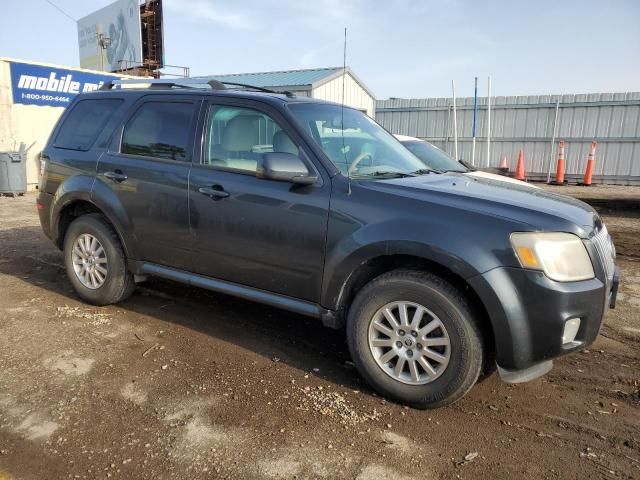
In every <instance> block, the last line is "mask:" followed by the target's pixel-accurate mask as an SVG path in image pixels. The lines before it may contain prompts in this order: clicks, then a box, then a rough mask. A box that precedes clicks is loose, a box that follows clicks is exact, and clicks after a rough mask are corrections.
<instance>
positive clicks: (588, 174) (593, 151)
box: [582, 140, 597, 187]
mask: <svg viewBox="0 0 640 480" xmlns="http://www.w3.org/2000/svg"><path fill="white" fill-rule="evenodd" d="M596 145H597V143H596V141H595V140H594V141H593V142H591V150H590V151H589V159H588V160H587V169H586V170H585V172H584V178H583V179H582V185H584V186H587V187H588V186H589V185H591V180H592V178H593V164H594V163H595V158H594V157H595V155H596Z"/></svg>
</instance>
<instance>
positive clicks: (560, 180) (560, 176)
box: [555, 140, 564, 185]
mask: <svg viewBox="0 0 640 480" xmlns="http://www.w3.org/2000/svg"><path fill="white" fill-rule="evenodd" d="M555 184H556V185H564V140H560V147H559V149H558V168H557V169H556V181H555Z"/></svg>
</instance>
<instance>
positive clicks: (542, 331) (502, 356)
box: [469, 267, 619, 373]
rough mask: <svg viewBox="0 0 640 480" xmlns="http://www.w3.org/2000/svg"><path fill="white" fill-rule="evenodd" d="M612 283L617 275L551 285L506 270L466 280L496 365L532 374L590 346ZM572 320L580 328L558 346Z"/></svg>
mask: <svg viewBox="0 0 640 480" xmlns="http://www.w3.org/2000/svg"><path fill="white" fill-rule="evenodd" d="M618 283H619V273H618V270H617V269H616V273H615V274H614V278H613V280H609V281H602V280H600V279H598V278H594V279H591V280H584V281H579V282H555V281H553V280H550V279H549V278H548V277H547V276H546V275H545V274H544V273H542V272H537V271H533V270H526V269H522V268H512V267H500V268H495V269H493V270H490V271H488V272H486V273H484V274H482V275H478V276H476V277H474V278H472V279H470V280H469V284H470V286H471V287H472V288H473V289H474V290H475V291H476V293H478V295H479V296H480V298H481V299H482V301H483V303H484V305H485V307H486V309H487V312H488V314H489V318H490V320H491V323H492V326H493V332H494V339H495V348H496V362H497V364H498V366H499V367H500V368H501V369H502V370H504V371H509V372H517V371H521V370H529V371H531V370H532V369H533V370H536V366H539V365H540V364H543V363H545V362H547V361H549V360H551V359H553V358H555V357H558V356H560V355H564V354H566V353H570V352H572V351H576V350H580V349H582V348H584V347H585V346H586V345H589V344H590V343H592V342H593V341H594V340H595V339H596V337H597V336H598V333H599V331H600V327H601V325H602V320H603V318H604V313H605V310H606V308H607V307H611V308H613V306H614V305H615V296H616V292H617V285H618ZM573 318H579V319H580V327H579V329H578V331H577V333H576V336H575V338H574V339H573V341H571V342H568V343H563V342H562V337H563V332H564V328H565V322H566V321H567V320H570V319H573ZM538 370H539V371H543V370H545V369H543V368H540V369H538ZM547 370H548V369H547ZM543 373H544V372H543Z"/></svg>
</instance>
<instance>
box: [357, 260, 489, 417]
mask: <svg viewBox="0 0 640 480" xmlns="http://www.w3.org/2000/svg"><path fill="white" fill-rule="evenodd" d="M395 302H406V303H405V305H407V306H406V309H407V310H406V311H407V312H408V314H407V315H406V317H407V318H408V323H411V320H413V319H415V318H416V317H414V316H413V315H414V314H415V313H416V311H417V310H418V307H423V308H424V309H426V313H425V314H424V316H423V317H422V320H420V323H419V324H418V327H419V328H417V329H414V330H412V331H411V332H410V334H411V337H409V334H407V332H406V331H405V332H404V333H405V335H406V336H405V337H401V336H398V333H397V332H400V331H401V329H397V330H393V329H390V328H389V329H387V330H389V331H393V332H394V334H393V335H395V336H392V335H387V334H386V333H380V332H379V331H378V329H377V328H374V327H373V324H374V323H376V325H378V324H380V323H382V325H383V326H385V325H387V326H390V325H391V321H388V320H387V321H385V320H384V318H388V317H386V315H385V314H384V308H389V309H390V311H391V313H392V315H393V317H394V318H396V319H398V316H400V308H404V307H402V306H401V305H398V307H397V308H398V309H397V310H394V308H396V307H395V305H396V303H395ZM421 311H422V310H421ZM472 311H473V310H472V308H471V307H470V305H469V302H468V301H467V299H466V298H465V297H464V296H463V295H462V294H461V293H460V292H459V291H458V290H457V289H456V288H454V287H453V286H452V285H450V284H449V283H447V282H446V281H444V280H443V279H441V278H440V277H437V276H435V275H432V274H430V273H426V272H420V271H413V270H394V271H391V272H389V273H386V274H383V275H381V276H379V277H377V278H375V279H374V280H372V281H371V282H370V283H368V284H367V285H365V287H364V288H362V290H360V292H359V293H358V294H357V296H356V298H355V299H354V301H353V303H352V305H351V307H350V309H349V314H348V317H347V342H348V345H349V350H350V352H351V356H352V358H353V361H354V363H355V365H356V367H357V369H358V371H359V372H360V374H361V375H362V376H363V377H364V378H365V379H366V380H367V381H368V382H369V384H370V385H371V386H372V387H373V388H374V389H375V390H376V391H377V392H379V393H380V394H382V395H383V396H385V397H388V398H391V399H393V400H395V401H398V402H401V403H405V404H408V405H411V406H413V407H416V408H437V407H442V406H445V405H449V404H452V403H454V402H455V401H456V400H459V399H460V398H462V397H463V396H464V395H465V394H466V393H467V392H468V391H469V390H470V389H471V387H472V386H473V385H474V384H475V382H476V380H477V379H478V377H479V375H480V372H481V370H482V367H483V362H484V358H483V357H484V355H483V345H482V335H481V332H480V330H479V328H478V326H477V323H476V322H475V320H474V316H473V313H472ZM381 312H382V313H381ZM394 312H396V313H394ZM438 322H439V323H438ZM433 324H438V325H439V326H438V327H437V328H436V329H435V330H432V331H431V333H426V332H428V331H429V328H430V326H431V325H433ZM405 325H406V324H405ZM427 325H429V326H427ZM414 326H415V325H414ZM410 328H411V327H410V326H409V327H407V326H405V329H410ZM420 329H421V330H420ZM401 333H402V332H401ZM424 333H426V335H427V336H425V335H424ZM414 334H416V336H414ZM371 336H373V337H371ZM387 336H389V340H391V341H392V342H391V343H392V344H393V345H394V346H395V347H397V349H396V352H401V353H402V355H404V358H405V364H404V367H403V369H402V370H401V371H400V373H399V374H396V373H395V372H396V367H397V366H398V364H399V363H401V361H400V355H399V354H398V355H397V357H396V358H395V359H396V360H397V361H396V362H395V365H394V363H393V359H392V360H390V361H389V363H386V361H384V355H386V354H387V353H388V354H389V355H395V353H394V354H391V353H389V352H390V351H391V350H394V348H395V347H390V348H389V347H387V346H385V347H381V348H377V347H376V346H375V345H371V344H370V338H374V341H376V340H380V341H381V342H384V343H385V344H386V343H388V339H387V338H386V337H387ZM382 337H384V338H382ZM412 338H413V339H415V341H414V342H413V346H410V347H407V346H406V345H411V340H412ZM396 340H398V341H399V340H403V341H402V342H401V343H402V347H400V346H399V344H398V342H397V341H396ZM419 342H423V343H425V345H422V344H420V345H418V343H419ZM428 342H432V345H436V344H438V343H439V344H444V345H443V346H427V345H426V344H427V343H428ZM405 344H406V345H405ZM409 350H411V358H409V357H408V355H409ZM427 350H428V352H427ZM374 351H375V353H374ZM433 352H435V353H438V354H440V356H439V357H437V358H441V359H444V358H446V359H447V361H446V362H445V361H441V360H440V361H433V360H431V358H430V357H427V356H426V355H430V356H432V355H433ZM420 357H422V358H420ZM376 358H380V359H382V360H383V361H381V364H379V363H378V360H376ZM425 359H426V360H427V361H428V363H429V365H430V366H431V370H428V369H427V368H424V367H422V365H423V364H424V360H425ZM410 360H413V367H412V368H409V367H410V366H409V365H408V364H409V363H410ZM419 362H422V364H421V365H417V364H418V363H419ZM383 365H384V366H383ZM429 372H431V373H429ZM433 372H435V373H433ZM411 382H413V384H411Z"/></svg>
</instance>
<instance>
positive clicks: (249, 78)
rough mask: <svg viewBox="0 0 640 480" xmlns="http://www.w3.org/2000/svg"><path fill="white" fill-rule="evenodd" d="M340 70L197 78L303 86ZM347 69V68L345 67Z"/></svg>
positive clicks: (340, 69) (322, 69)
mask: <svg viewBox="0 0 640 480" xmlns="http://www.w3.org/2000/svg"><path fill="white" fill-rule="evenodd" d="M341 71H342V67H334V68H314V69H310V70H288V71H282V72H259V73H234V74H231V75H204V76H201V77H197V78H206V79H207V80H211V79H215V80H219V81H227V82H236V83H246V84H248V85H254V86H256V87H297V86H300V87H303V86H312V85H314V84H316V83H318V82H320V81H321V80H323V79H324V78H326V77H330V76H332V75H335V74H336V73H339V72H341ZM347 71H348V69H347Z"/></svg>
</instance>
